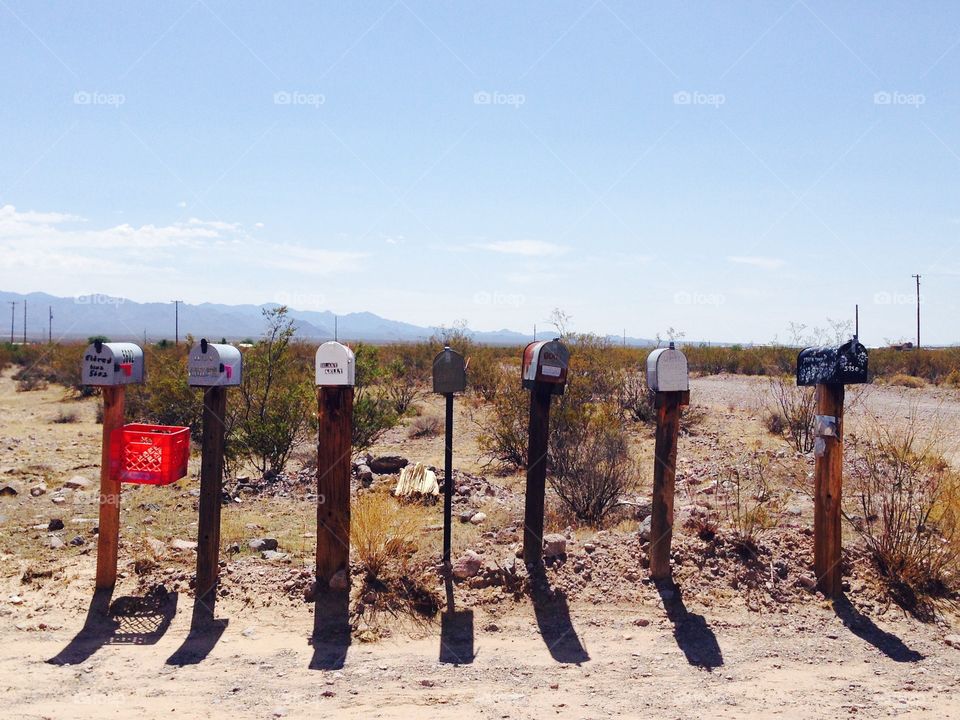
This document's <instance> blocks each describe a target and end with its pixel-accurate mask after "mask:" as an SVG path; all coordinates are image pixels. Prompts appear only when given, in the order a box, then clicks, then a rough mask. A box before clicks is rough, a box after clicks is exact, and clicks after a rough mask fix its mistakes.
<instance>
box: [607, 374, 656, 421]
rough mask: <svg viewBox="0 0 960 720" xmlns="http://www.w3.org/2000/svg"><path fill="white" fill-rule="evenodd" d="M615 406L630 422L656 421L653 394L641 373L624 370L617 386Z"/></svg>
mask: <svg viewBox="0 0 960 720" xmlns="http://www.w3.org/2000/svg"><path fill="white" fill-rule="evenodd" d="M616 395H617V404H618V405H619V406H620V408H621V409H622V410H623V412H625V413H626V415H627V417H628V418H630V419H631V420H635V421H637V422H643V423H652V422H654V421H655V420H656V419H657V411H656V410H655V409H654V407H653V394H652V393H651V392H650V389H649V388H648V387H647V379H646V377H645V375H644V374H643V373H642V372H637V371H631V370H625V371H624V372H622V373H621V375H620V381H619V383H618V384H617V390H616Z"/></svg>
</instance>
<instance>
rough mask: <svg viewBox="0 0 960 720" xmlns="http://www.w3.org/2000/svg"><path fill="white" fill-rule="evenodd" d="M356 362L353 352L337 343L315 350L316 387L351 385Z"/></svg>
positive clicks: (327, 343) (331, 342)
mask: <svg viewBox="0 0 960 720" xmlns="http://www.w3.org/2000/svg"><path fill="white" fill-rule="evenodd" d="M355 375H356V362H355V359H354V355H353V350H351V349H350V348H348V347H347V346H346V345H341V344H340V343H338V342H334V341H332V340H331V341H330V342H325V343H324V344H323V345H321V346H320V347H319V348H318V349H317V385H353V383H354V378H355Z"/></svg>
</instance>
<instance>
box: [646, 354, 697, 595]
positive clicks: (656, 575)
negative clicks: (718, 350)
mask: <svg viewBox="0 0 960 720" xmlns="http://www.w3.org/2000/svg"><path fill="white" fill-rule="evenodd" d="M647 387H649V388H650V390H651V392H653V393H654V401H653V405H654V408H655V409H656V411H657V432H656V444H655V447H654V460H653V507H652V510H651V511H650V577H652V578H653V579H654V580H665V579H667V578H669V577H670V544H671V543H672V542H673V495H674V488H675V481H676V475H677V438H678V437H679V435H680V408H681V407H682V406H684V405H688V404H689V403H690V380H689V374H688V371H687V358H686V357H685V356H684V354H683V353H682V352H680V351H679V350H677V349H676V348H675V347H674V345H673V343H670V347H666V348H660V349H659V350H654V351H653V352H652V353H650V355H649V356H647Z"/></svg>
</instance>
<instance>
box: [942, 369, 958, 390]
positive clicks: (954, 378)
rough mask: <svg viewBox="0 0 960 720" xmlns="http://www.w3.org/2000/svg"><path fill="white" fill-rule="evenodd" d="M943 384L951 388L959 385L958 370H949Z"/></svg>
mask: <svg viewBox="0 0 960 720" xmlns="http://www.w3.org/2000/svg"><path fill="white" fill-rule="evenodd" d="M943 384H944V385H947V386H948V387H952V388H957V387H960V370H951V371H950V374H949V375H947V377H946V378H944V380H943Z"/></svg>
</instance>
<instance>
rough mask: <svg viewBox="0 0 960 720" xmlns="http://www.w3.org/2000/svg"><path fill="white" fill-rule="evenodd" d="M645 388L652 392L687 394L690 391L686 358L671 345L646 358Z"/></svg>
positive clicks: (655, 351)
mask: <svg viewBox="0 0 960 720" xmlns="http://www.w3.org/2000/svg"><path fill="white" fill-rule="evenodd" d="M647 387H649V388H650V389H651V390H652V391H653V392H687V391H688V390H689V389H690V376H689V371H688V369H687V358H686V356H685V355H684V354H683V353H682V352H680V351H679V350H677V349H676V348H675V347H674V345H673V343H670V347H665V348H659V349H658V350H654V351H653V352H652V353H650V354H649V355H648V356H647Z"/></svg>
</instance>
